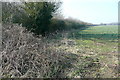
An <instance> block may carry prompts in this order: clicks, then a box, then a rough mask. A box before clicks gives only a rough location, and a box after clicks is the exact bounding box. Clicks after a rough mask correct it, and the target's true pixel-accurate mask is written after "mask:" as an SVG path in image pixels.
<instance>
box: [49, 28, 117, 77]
mask: <svg viewBox="0 0 120 80" xmlns="http://www.w3.org/2000/svg"><path fill="white" fill-rule="evenodd" d="M51 41H52V42H54V44H55V43H56V44H58V45H57V46H56V47H54V48H55V49H58V50H62V51H66V52H68V53H71V56H67V58H68V59H69V63H71V64H72V65H73V67H72V68H71V69H70V68H69V69H68V70H67V71H66V75H67V76H68V77H77V78H78V77H81V76H82V77H102V78H112V77H118V57H117V56H118V26H93V27H87V28H83V29H82V30H81V29H80V30H72V31H66V32H63V34H57V36H56V37H55V36H54V37H53V39H52V40H51ZM58 42H59V43H58Z"/></svg>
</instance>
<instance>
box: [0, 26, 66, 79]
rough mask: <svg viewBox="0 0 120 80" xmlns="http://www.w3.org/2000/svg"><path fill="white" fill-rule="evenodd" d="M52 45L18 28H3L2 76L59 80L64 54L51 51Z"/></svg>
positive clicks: (63, 63)
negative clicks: (53, 79)
mask: <svg viewBox="0 0 120 80" xmlns="http://www.w3.org/2000/svg"><path fill="white" fill-rule="evenodd" d="M52 46H53V44H50V43H47V42H45V41H43V38H42V37H41V38H36V37H34V36H33V34H32V33H29V32H28V31H27V30H25V28H24V27H21V26H19V25H17V24H9V25H8V24H7V25H6V24H3V35H2V52H1V53H2V76H3V77H4V78H6V77H8V78H10V77H19V78H21V77H25V78H27V77H29V78H30V77H39V78H42V77H58V76H60V74H61V73H63V70H64V69H63V68H65V67H63V66H65V65H66V64H67V63H65V62H64V60H65V58H64V57H65V56H66V55H67V54H65V52H63V51H58V50H55V49H52V48H51V47H52ZM63 54H64V56H63Z"/></svg>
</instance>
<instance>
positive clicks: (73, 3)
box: [62, 0, 119, 23]
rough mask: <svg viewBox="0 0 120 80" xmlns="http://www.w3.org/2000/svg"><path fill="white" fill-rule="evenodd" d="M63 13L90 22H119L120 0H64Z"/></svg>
mask: <svg viewBox="0 0 120 80" xmlns="http://www.w3.org/2000/svg"><path fill="white" fill-rule="evenodd" d="M62 1H63V5H62V13H63V15H64V16H65V17H73V18H76V19H79V20H82V21H85V22H90V23H111V22H118V2H119V0H62Z"/></svg>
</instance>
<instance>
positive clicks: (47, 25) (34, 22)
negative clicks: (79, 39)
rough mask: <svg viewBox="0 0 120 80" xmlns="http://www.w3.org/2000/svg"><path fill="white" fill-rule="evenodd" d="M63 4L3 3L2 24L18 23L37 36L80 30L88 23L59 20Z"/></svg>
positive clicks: (69, 19)
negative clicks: (59, 10) (58, 16)
mask: <svg viewBox="0 0 120 80" xmlns="http://www.w3.org/2000/svg"><path fill="white" fill-rule="evenodd" d="M61 5H62V2H50V1H49V2H3V3H2V22H3V23H18V24H22V26H23V27H26V28H27V30H29V31H31V32H33V33H35V34H36V35H40V34H41V35H43V36H45V35H46V34H49V33H53V32H55V31H62V30H70V29H78V28H80V27H84V26H85V25H87V24H88V23H85V22H81V21H77V20H74V19H71V18H68V19H64V18H62V19H59V18H57V17H54V16H55V15H58V14H60V13H59V12H58V9H59V8H60V6H61Z"/></svg>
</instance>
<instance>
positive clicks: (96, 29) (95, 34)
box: [70, 25, 118, 40]
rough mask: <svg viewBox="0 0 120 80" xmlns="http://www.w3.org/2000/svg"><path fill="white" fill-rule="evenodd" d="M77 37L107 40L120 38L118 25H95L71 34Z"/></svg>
mask: <svg viewBox="0 0 120 80" xmlns="http://www.w3.org/2000/svg"><path fill="white" fill-rule="evenodd" d="M70 36H71V37H72V36H74V37H76V38H85V39H92V38H94V39H95V38H96V39H104V40H105V39H106V40H111V39H112V40H113V39H114V40H116V39H117V38H118V26H116V25H115V26H93V27H88V28H85V29H83V30H80V31H77V32H75V33H73V34H71V35H70Z"/></svg>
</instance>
